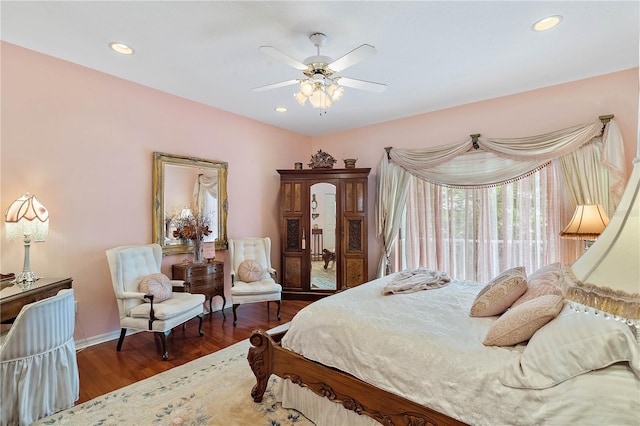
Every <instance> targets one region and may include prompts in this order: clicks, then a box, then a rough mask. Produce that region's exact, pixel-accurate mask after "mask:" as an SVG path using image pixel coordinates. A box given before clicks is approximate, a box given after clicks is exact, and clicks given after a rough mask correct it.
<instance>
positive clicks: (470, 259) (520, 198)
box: [402, 166, 562, 282]
mask: <svg viewBox="0 0 640 426" xmlns="http://www.w3.org/2000/svg"><path fill="white" fill-rule="evenodd" d="M554 182H555V173H554V168H553V167H552V166H548V167H544V168H542V169H541V170H540V171H539V172H538V173H534V174H532V175H530V176H528V177H525V178H522V179H519V180H517V181H515V182H512V183H510V184H507V185H501V186H491V187H488V188H487V187H483V188H476V189H461V188H449V187H443V186H440V185H436V184H432V183H429V182H425V181H423V180H420V179H413V180H412V182H411V189H410V190H409V197H408V199H407V213H406V221H405V225H406V235H405V238H404V246H403V249H404V250H403V251H404V253H405V256H404V257H405V263H404V264H403V265H402V267H403V268H416V267H418V266H426V267H430V268H434V269H437V270H443V271H447V272H448V273H449V274H450V275H451V276H452V277H454V278H458V279H469V280H475V281H483V282H488V281H489V280H491V278H493V277H494V276H496V275H497V274H498V273H500V272H501V271H503V270H505V269H507V268H509V267H511V266H513V265H524V266H525V267H526V268H527V270H528V271H534V270H535V269H537V268H538V267H539V266H541V265H544V264H547V263H551V262H553V261H556V260H557V258H556V256H557V253H558V246H559V244H560V241H559V240H560V239H559V237H558V234H559V232H560V230H561V229H562V223H561V220H560V217H559V216H558V215H556V214H555V212H556V211H557V210H558V204H559V200H558V193H557V192H556V191H554V187H556V186H557V185H554ZM532 195H535V196H532ZM550 236H551V237H550Z"/></svg>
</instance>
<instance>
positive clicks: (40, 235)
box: [4, 193, 49, 288]
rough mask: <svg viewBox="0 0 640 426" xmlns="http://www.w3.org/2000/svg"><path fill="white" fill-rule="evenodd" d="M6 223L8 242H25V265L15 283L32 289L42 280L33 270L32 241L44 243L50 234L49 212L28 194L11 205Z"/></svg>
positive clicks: (5, 217)
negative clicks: (31, 258)
mask: <svg viewBox="0 0 640 426" xmlns="http://www.w3.org/2000/svg"><path fill="white" fill-rule="evenodd" d="M4 222H5V230H6V233H7V239H8V240H15V239H17V238H20V237H22V238H23V240H24V265H23V267H22V272H21V273H19V274H18V275H17V276H16V278H15V280H14V281H15V283H16V284H18V285H19V286H20V287H22V288H30V287H31V286H32V285H33V283H34V282H35V281H37V280H38V279H39V278H40V277H39V276H38V275H37V274H36V273H34V272H33V271H32V270H31V264H30V259H29V248H30V246H31V239H32V238H33V239H34V240H35V241H44V238H45V237H46V236H47V234H48V233H49V212H48V211H47V209H46V208H45V207H44V206H43V205H42V204H41V203H40V201H38V199H37V198H36V197H35V196H34V195H31V194H29V193H26V194H24V195H23V196H21V197H20V198H18V199H17V200H15V201H14V202H13V203H11V205H10V206H9V208H8V209H7V212H6V214H5V215H4Z"/></svg>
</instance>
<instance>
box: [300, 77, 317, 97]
mask: <svg viewBox="0 0 640 426" xmlns="http://www.w3.org/2000/svg"><path fill="white" fill-rule="evenodd" d="M314 90H315V85H314V84H313V82H311V81H309V80H305V81H303V82H302V83H300V93H302V94H303V95H305V96H307V97H309V96H311V95H312V94H313V92H314Z"/></svg>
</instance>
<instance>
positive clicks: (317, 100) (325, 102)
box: [309, 90, 332, 109]
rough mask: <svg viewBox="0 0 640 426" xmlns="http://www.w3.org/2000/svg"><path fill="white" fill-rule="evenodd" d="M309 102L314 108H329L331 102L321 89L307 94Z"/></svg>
mask: <svg viewBox="0 0 640 426" xmlns="http://www.w3.org/2000/svg"><path fill="white" fill-rule="evenodd" d="M309 102H311V105H312V106H313V107H314V108H323V109H324V108H329V107H330V106H331V104H332V102H331V98H330V97H329V95H327V94H326V93H325V92H324V91H322V90H316V91H315V92H313V94H312V95H311V96H309Z"/></svg>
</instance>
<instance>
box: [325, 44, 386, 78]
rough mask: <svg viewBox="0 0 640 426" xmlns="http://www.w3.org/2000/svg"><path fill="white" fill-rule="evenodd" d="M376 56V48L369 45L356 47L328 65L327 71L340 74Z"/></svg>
mask: <svg viewBox="0 0 640 426" xmlns="http://www.w3.org/2000/svg"><path fill="white" fill-rule="evenodd" d="M375 54H376V48H375V47H373V46H371V45H370V44H363V45H362V46H359V47H356V48H355V49H353V50H352V51H351V52H349V53H347V54H346V55H344V56H342V57H340V58H338V59H336V60H335V61H333V62H331V63H330V64H329V69H330V70H332V71H334V72H340V71H342V70H344V69H346V68H349V67H350V66H352V65H355V64H358V63H360V62H362V61H364V60H365V59H368V58H370V57H372V56H373V55H375Z"/></svg>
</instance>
